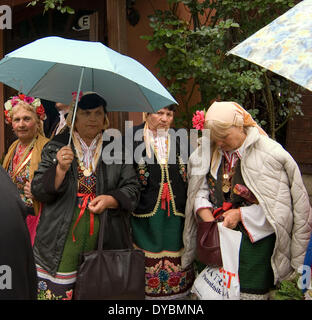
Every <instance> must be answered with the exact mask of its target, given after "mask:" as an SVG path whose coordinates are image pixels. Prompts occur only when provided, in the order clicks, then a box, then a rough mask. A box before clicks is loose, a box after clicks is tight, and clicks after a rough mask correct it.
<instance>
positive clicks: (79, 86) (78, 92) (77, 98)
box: [67, 67, 85, 146]
mask: <svg viewBox="0 0 312 320" xmlns="http://www.w3.org/2000/svg"><path fill="white" fill-rule="evenodd" d="M84 70H85V67H82V69H81V74H80V80H79V85H78V90H77V96H76V101H75V107H74V112H73V119H72V123H71V127H70V133H69V140H68V144H67V145H68V146H70V143H71V141H72V137H73V130H74V123H75V119H76V112H77V106H78V100H79V95H80V91H81V83H82V78H83V73H84Z"/></svg>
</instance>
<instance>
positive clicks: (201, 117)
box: [192, 109, 206, 130]
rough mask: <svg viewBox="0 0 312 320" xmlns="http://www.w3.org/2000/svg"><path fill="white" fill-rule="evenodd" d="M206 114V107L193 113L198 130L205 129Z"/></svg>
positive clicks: (195, 126)
mask: <svg viewBox="0 0 312 320" xmlns="http://www.w3.org/2000/svg"><path fill="white" fill-rule="evenodd" d="M205 114H206V110H205V109H204V110H197V111H196V112H195V113H194V114H193V118H192V123H193V128H195V129H197V130H203V128H204V123H205Z"/></svg>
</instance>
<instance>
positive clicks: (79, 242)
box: [37, 208, 99, 300]
mask: <svg viewBox="0 0 312 320" xmlns="http://www.w3.org/2000/svg"><path fill="white" fill-rule="evenodd" d="M79 212H80V209H79V208H77V209H76V211H75V213H74V216H73V221H72V224H71V227H70V229H69V233H68V236H67V239H66V242H65V247H64V250H63V255H62V259H61V262H60V265H59V268H58V271H57V273H56V274H55V275H51V274H49V273H48V272H47V271H46V270H44V268H42V267H41V266H39V265H37V277H38V300H71V299H72V297H73V293H74V289H75V282H76V275H77V269H78V266H79V262H80V261H79V257H80V254H81V253H83V252H88V251H92V250H94V249H95V248H96V245H97V238H98V231H99V217H98V215H94V233H93V235H90V215H89V211H88V209H86V211H85V213H84V215H83V216H82V218H81V219H80V221H79V223H78V224H77V226H76V227H75V229H74V225H75V222H76V220H77V218H78V215H79ZM73 229H74V230H73ZM73 231H74V236H75V241H73Z"/></svg>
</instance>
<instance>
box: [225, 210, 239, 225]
mask: <svg viewBox="0 0 312 320" xmlns="http://www.w3.org/2000/svg"><path fill="white" fill-rule="evenodd" d="M223 217H224V221H223V226H224V227H227V228H229V229H234V228H235V227H236V226H237V224H238V223H239V222H240V221H241V212H240V209H239V208H238V209H230V210H228V211H225V212H224V213H223Z"/></svg>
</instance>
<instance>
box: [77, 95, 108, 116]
mask: <svg viewBox="0 0 312 320" xmlns="http://www.w3.org/2000/svg"><path fill="white" fill-rule="evenodd" d="M106 104H107V103H106V101H105V100H104V99H103V98H102V97H100V96H99V95H98V94H97V93H87V94H85V95H83V96H82V97H81V99H80V101H79V102H78V108H80V109H83V110H87V109H95V108H97V107H99V106H103V108H104V112H105V113H107V111H106V108H105V107H106Z"/></svg>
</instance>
